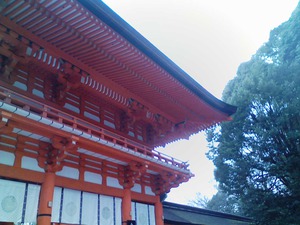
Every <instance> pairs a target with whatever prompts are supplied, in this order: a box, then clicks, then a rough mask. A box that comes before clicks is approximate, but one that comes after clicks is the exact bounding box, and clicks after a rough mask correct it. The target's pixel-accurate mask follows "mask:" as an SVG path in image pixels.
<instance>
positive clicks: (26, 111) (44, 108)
mask: <svg viewBox="0 0 300 225" xmlns="http://www.w3.org/2000/svg"><path fill="white" fill-rule="evenodd" d="M0 109H4V110H7V111H10V112H13V113H16V114H19V115H23V116H26V117H27V118H30V119H33V120H35V121H39V122H41V123H45V124H47V123H49V124H51V126H54V127H56V126H57V127H59V126H60V127H61V126H63V127H64V130H65V131H69V132H72V133H73V134H75V135H76V134H77V135H79V136H82V137H85V136H86V135H89V136H90V137H97V138H98V139H99V138H100V139H101V140H103V141H107V142H110V143H112V144H114V145H118V146H120V147H124V148H127V149H129V150H132V151H133V152H135V153H139V154H141V155H143V156H147V157H150V158H151V159H155V160H157V161H159V162H161V163H163V164H167V165H169V166H174V167H176V168H178V169H182V170H188V164H187V163H185V162H182V161H180V160H178V159H175V158H173V157H171V156H168V155H166V154H163V153H161V152H158V151H156V150H154V149H151V148H149V147H147V146H145V145H142V144H140V143H137V142H135V141H133V140H130V139H128V138H126V137H123V136H121V135H119V134H116V133H114V132H112V131H109V130H106V129H104V128H102V127H99V126H95V125H93V124H92V123H90V122H88V121H85V120H83V119H80V118H78V117H75V116H73V115H70V114H67V113H65V112H63V111H61V110H58V109H56V108H54V107H51V106H49V105H46V104H44V103H42V102H38V101H36V100H34V99H30V98H28V97H26V96H24V95H21V94H19V93H16V92H13V91H11V90H9V89H7V88H4V87H0ZM187 172H188V171H187Z"/></svg>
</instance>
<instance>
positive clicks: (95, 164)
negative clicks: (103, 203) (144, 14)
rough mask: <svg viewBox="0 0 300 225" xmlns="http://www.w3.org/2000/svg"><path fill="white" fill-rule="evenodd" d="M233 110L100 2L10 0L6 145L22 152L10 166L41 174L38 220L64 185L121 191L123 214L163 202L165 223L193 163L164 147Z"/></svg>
mask: <svg viewBox="0 0 300 225" xmlns="http://www.w3.org/2000/svg"><path fill="white" fill-rule="evenodd" d="M234 111H235V107H233V106H230V105H227V104H226V103H224V102H221V101H220V100H218V99H216V98H215V97H213V96H212V95H211V94H210V93H208V92H207V91H206V90H205V89H204V88H203V87H202V86H200V85H199V84H198V83H196V82H195V81H194V80H193V79H192V78H191V77H189V76H188V75H187V74H186V73H185V72H184V71H182V70H181V69H180V68H179V67H178V66H176V65H175V64H174V63H173V62H171V61H170V60H169V59H168V58H167V57H166V56H164V55H163V54H162V53H161V52H159V51H158V50H157V49H156V48H155V47H154V46H152V44H151V43H149V42H148V41H147V40H145V39H144V38H143V37H142V36H141V35H140V34H138V33H137V32H136V31H135V30H133V29H132V28H131V27H130V26H129V25H128V24H126V23H125V22H124V21H123V20H121V19H120V18H119V17H118V16H117V15H115V14H114V13H113V12H112V11H111V10H110V9H109V8H108V7H107V6H105V5H104V3H103V2H101V1H93V0H84V1H81V0H62V1H52V0H46V1H39V0H31V1H25V0H24V1H23V0H11V1H4V2H3V4H1V6H0V145H1V151H3V152H5V153H6V154H7V155H9V156H10V157H11V158H13V165H2V164H1V165H0V176H2V177H6V178H9V179H17V180H25V181H29V182H35V183H40V184H41V185H42V186H41V187H42V188H41V197H40V202H39V212H38V214H39V215H42V216H38V224H39V225H46V224H47V225H48V224H50V218H49V216H48V217H47V215H49V213H51V209H50V208H49V202H50V201H51V200H52V198H53V197H52V196H53V191H54V186H58V187H65V188H70V189H75V190H81V191H87V192H93V193H99V194H105V195H110V196H116V197H120V198H122V216H123V221H126V220H131V219H132V218H131V213H130V212H131V206H130V205H131V202H132V201H142V202H145V203H148V204H155V217H156V225H162V224H163V211H162V210H163V208H162V204H161V202H160V198H159V196H160V195H161V194H165V193H167V192H169V191H170V189H171V188H174V187H178V186H179V185H180V184H181V183H183V182H186V181H188V180H189V179H190V178H191V177H192V176H193V174H192V173H191V172H190V170H189V169H188V164H187V163H184V162H182V161H180V160H177V159H175V158H173V157H170V156H167V155H164V154H162V153H160V152H158V151H156V150H155V147H157V146H164V145H165V144H167V143H170V142H173V141H176V140H179V139H183V138H189V136H190V135H192V134H194V133H197V132H199V131H201V130H204V129H206V128H208V127H210V126H212V125H214V124H217V123H219V122H221V121H226V120H230V115H231V114H233V113H234ZM24 159H30V160H32V162H33V163H36V164H37V168H35V167H32V168H31V167H30V166H29V168H27V167H26V166H25V167H24V165H23V161H24ZM41 168H42V170H43V171H44V172H43V171H41ZM64 168H69V169H70V170H71V171H73V172H74V174H75V175H74V176H73V177H72V176H69V177H68V176H66V177H63V176H61V175H59V172H61V171H63V169H64ZM55 173H56V174H55ZM89 173H92V174H93V175H95V176H96V177H97V179H98V180H97V179H96V178H95V180H93V182H94V183H93V182H91V180H89V179H88V178H87V175H86V174H89ZM68 175H70V174H68ZM71 175H72V174H71ZM99 177H101V181H100V178H99ZM110 180H113V182H114V183H113V185H112V184H111V183H109V182H112V181H110ZM110 185H111V186H110ZM44 215H46V216H44Z"/></svg>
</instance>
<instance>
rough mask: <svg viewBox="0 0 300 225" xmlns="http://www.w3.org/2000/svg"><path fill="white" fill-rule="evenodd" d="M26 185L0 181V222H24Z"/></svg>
mask: <svg viewBox="0 0 300 225" xmlns="http://www.w3.org/2000/svg"><path fill="white" fill-rule="evenodd" d="M25 187H26V184H25V183H20V182H14V181H9V180H0V190H1V191H0V204H1V205H0V221H6V222H14V223H17V222H22V211H23V203H24V194H25Z"/></svg>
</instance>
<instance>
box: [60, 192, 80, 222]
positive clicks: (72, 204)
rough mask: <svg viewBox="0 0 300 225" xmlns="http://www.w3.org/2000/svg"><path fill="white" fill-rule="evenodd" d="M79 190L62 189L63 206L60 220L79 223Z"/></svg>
mask: <svg viewBox="0 0 300 225" xmlns="http://www.w3.org/2000/svg"><path fill="white" fill-rule="evenodd" d="M80 196H81V192H80V191H75V190H71V189H67V188H65V189H63V207H62V216H61V222H63V223H73V224H79V219H80Z"/></svg>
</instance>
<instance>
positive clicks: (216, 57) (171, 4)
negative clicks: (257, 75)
mask: <svg viewBox="0 0 300 225" xmlns="http://www.w3.org/2000/svg"><path fill="white" fill-rule="evenodd" d="M104 2H105V3H106V4H107V5H108V6H109V7H111V8H112V9H113V10H114V11H115V12H116V13H118V14H119V15H120V16H121V17H122V18H123V19H124V20H125V21H127V22H128V23H129V24H130V25H131V26H133V27H134V28H135V29H136V30H137V31H139V32H140V33H141V34H142V35H143V36H144V37H146V38H147V39H148V40H149V41H150V42H151V43H152V44H154V45H155V46H156V47H157V48H158V49H160V50H161V51H162V52H163V53H164V54H166V55H167V56H168V57H169V58H170V59H171V60H173V61H174V62H175V63H176V64H177V65H178V66H180V67H181V68H182V69H183V70H185V71H186V72H187V73H188V74H189V75H190V76H191V77H193V78H194V79H195V80H196V81H197V82H199V83H200V84H201V85H202V86H203V87H204V88H206V89H207V90H208V91H210V92H211V93H212V94H213V95H215V96H216V97H218V98H221V95H222V91H223V89H224V87H225V85H226V83H227V82H228V81H229V80H230V79H232V78H233V77H234V76H235V74H236V71H237V68H238V66H239V64H240V63H242V62H245V61H248V60H249V59H250V58H251V56H252V55H253V54H254V53H255V52H256V50H257V49H258V48H259V47H260V46H261V45H262V44H263V43H264V42H266V41H267V40H268V37H269V33H270V31H271V30H272V29H273V28H275V27H277V26H278V25H280V24H281V23H282V22H284V21H286V20H288V18H289V17H290V15H291V13H292V12H293V10H294V9H295V8H296V6H297V4H298V0H226V1H224V0H104ZM159 150H161V151H163V152H165V153H166V154H168V155H172V156H174V157H176V158H178V159H181V160H183V161H189V163H190V169H191V171H192V172H193V173H194V174H195V177H194V178H192V179H191V180H190V181H189V182H187V183H185V184H182V185H180V187H178V188H176V189H172V190H171V192H170V193H169V194H168V198H167V201H172V202H176V203H182V204H186V203H187V202H188V201H189V200H192V199H193V198H195V196H196V193H197V192H200V193H201V194H202V195H205V196H207V197H209V198H210V197H212V195H213V194H214V193H215V192H216V189H215V188H214V185H215V184H216V182H215V180H214V177H213V170H214V167H213V164H212V163H211V162H210V161H209V160H207V159H206V157H205V152H206V151H207V143H206V140H205V137H204V134H203V133H200V134H197V135H194V136H192V137H191V138H190V140H188V141H180V142H176V143H173V144H170V145H168V146H167V147H166V148H165V149H159Z"/></svg>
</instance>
